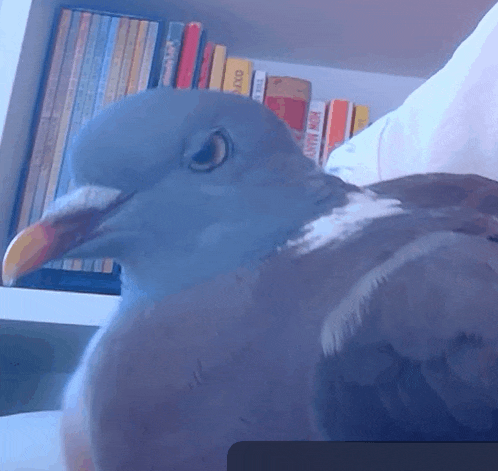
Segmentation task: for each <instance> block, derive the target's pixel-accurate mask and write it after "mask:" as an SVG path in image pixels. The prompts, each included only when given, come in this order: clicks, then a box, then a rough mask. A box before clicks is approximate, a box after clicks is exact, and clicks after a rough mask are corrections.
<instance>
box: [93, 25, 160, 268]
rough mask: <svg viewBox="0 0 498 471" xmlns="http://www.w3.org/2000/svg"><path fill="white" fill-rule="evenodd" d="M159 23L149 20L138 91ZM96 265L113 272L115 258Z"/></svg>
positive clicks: (143, 82)
mask: <svg viewBox="0 0 498 471" xmlns="http://www.w3.org/2000/svg"><path fill="white" fill-rule="evenodd" d="M158 28H159V23H157V22H156V21H151V22H149V27H148V28H147V36H146V40H145V49H144V54H143V59H142V63H141V66H140V76H139V80H138V91H142V90H145V89H146V88H147V85H148V83H149V77H150V73H151V69H152V60H153V57H154V49H155V47H156V43H157V32H158ZM94 266H95V267H96V268H97V269H100V271H101V272H102V273H112V272H113V269H114V260H113V259H112V258H104V259H102V260H98V261H97V262H96V263H95V264H94Z"/></svg>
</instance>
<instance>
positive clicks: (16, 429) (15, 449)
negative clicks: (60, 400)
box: [0, 411, 66, 471]
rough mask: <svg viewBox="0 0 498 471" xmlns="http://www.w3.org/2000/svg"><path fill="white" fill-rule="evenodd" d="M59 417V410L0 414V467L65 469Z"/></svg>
mask: <svg viewBox="0 0 498 471" xmlns="http://www.w3.org/2000/svg"><path fill="white" fill-rule="evenodd" d="M61 417H62V411H43V412H30V413H27V414H14V415H8V416H5V417H0V470H2V471H65V469H66V468H65V467H64V464H63V463H64V461H63V457H62V447H61V441H60V431H59V428H60V420H61Z"/></svg>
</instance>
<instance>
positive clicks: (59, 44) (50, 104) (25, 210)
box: [17, 9, 77, 232]
mask: <svg viewBox="0 0 498 471" xmlns="http://www.w3.org/2000/svg"><path fill="white" fill-rule="evenodd" d="M71 17H72V13H71V11H70V10H68V9H62V11H61V14H60V17H59V23H58V26H57V34H56V39H55V42H54V49H53V52H52V57H51V64H50V69H49V73H48V79H47V84H46V87H45V92H44V97H43V103H42V108H41V113H40V119H39V122H38V126H37V130H36V135H35V140H34V145H33V150H32V153H31V159H30V163H29V169H28V175H27V179H26V182H25V184H24V191H23V198H22V204H21V210H20V213H19V216H18V221H17V232H20V231H21V230H23V229H25V228H26V227H27V226H28V224H29V216H30V213H31V208H32V205H33V199H34V194H35V189H36V182H37V180H38V175H39V173H40V169H41V166H42V161H43V158H44V148H45V146H46V141H47V139H48V138H49V134H50V132H51V129H50V128H51V126H52V127H53V124H54V123H53V121H52V112H53V108H54V103H55V100H56V96H57V88H58V84H59V77H60V74H61V70H62V65H63V60H64V52H65V49H66V44H67V42H68V37H69V30H70V27H71V19H72V18H71ZM73 20H74V18H73ZM74 23H76V22H75V21H74ZM73 29H74V31H77V29H76V27H74V28H73ZM74 38H76V35H75V34H74ZM70 40H71V39H69V41H70ZM52 133H53V132H52Z"/></svg>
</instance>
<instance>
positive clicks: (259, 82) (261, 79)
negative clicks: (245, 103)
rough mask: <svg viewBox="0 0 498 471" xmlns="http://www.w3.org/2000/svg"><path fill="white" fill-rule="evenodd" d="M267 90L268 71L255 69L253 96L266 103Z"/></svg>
mask: <svg viewBox="0 0 498 471" xmlns="http://www.w3.org/2000/svg"><path fill="white" fill-rule="evenodd" d="M265 91H266V72H265V71H264V70H255V71H254V75H253V78H252V89H251V98H252V99H253V100H256V101H257V102H259V103H264V101H265Z"/></svg>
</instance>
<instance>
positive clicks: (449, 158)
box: [325, 4, 498, 185]
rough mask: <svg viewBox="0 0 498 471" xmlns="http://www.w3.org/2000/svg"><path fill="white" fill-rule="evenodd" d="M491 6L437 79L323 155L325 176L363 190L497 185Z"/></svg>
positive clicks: (496, 63)
mask: <svg viewBox="0 0 498 471" xmlns="http://www.w3.org/2000/svg"><path fill="white" fill-rule="evenodd" d="M497 25H498V4H496V5H495V6H494V7H493V8H491V10H490V11H489V12H488V13H487V14H486V15H485V17H484V18H483V19H482V20H481V22H480V23H479V25H478V26H477V28H476V29H475V30H474V32H473V33H472V34H471V35H470V36H469V37H468V38H467V39H466V40H465V41H463V42H462V44H461V45H460V46H459V47H458V49H457V50H456V51H455V53H454V54H453V56H452V58H451V59H450V60H449V61H448V63H447V64H446V65H445V67H443V68H442V69H441V70H440V71H439V72H437V73H436V74H435V75H433V76H432V77H431V78H430V79H429V80H427V81H426V82H424V84H423V85H421V86H420V87H419V88H418V89H417V90H415V91H414V92H413V93H412V94H411V95H410V96H409V97H408V98H407V99H406V100H405V102H404V103H403V104H402V105H401V106H400V107H399V108H398V109H396V110H394V111H393V112H391V113H389V114H387V115H386V116H384V117H383V118H381V119H379V120H378V121H376V122H375V123H373V124H372V126H370V127H369V128H367V129H365V130H364V131H362V132H361V133H360V134H358V135H357V136H355V137H354V138H352V139H351V140H350V141H349V143H346V144H344V145H343V146H341V147H339V148H338V149H336V150H334V151H333V152H332V153H331V154H330V158H329V161H328V162H327V166H326V169H325V170H326V171H327V172H328V173H332V174H334V175H337V176H340V177H341V178H343V179H345V180H346V181H348V182H350V183H355V184H358V185H367V184H370V183H374V182H377V181H379V180H390V179H393V178H398V177H402V176H406V175H410V174H415V173H428V172H448V173H458V174H468V173H473V174H478V175H481V176H484V177H488V178H491V179H493V180H498V159H497V157H498V53H497V50H498V27H497Z"/></svg>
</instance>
